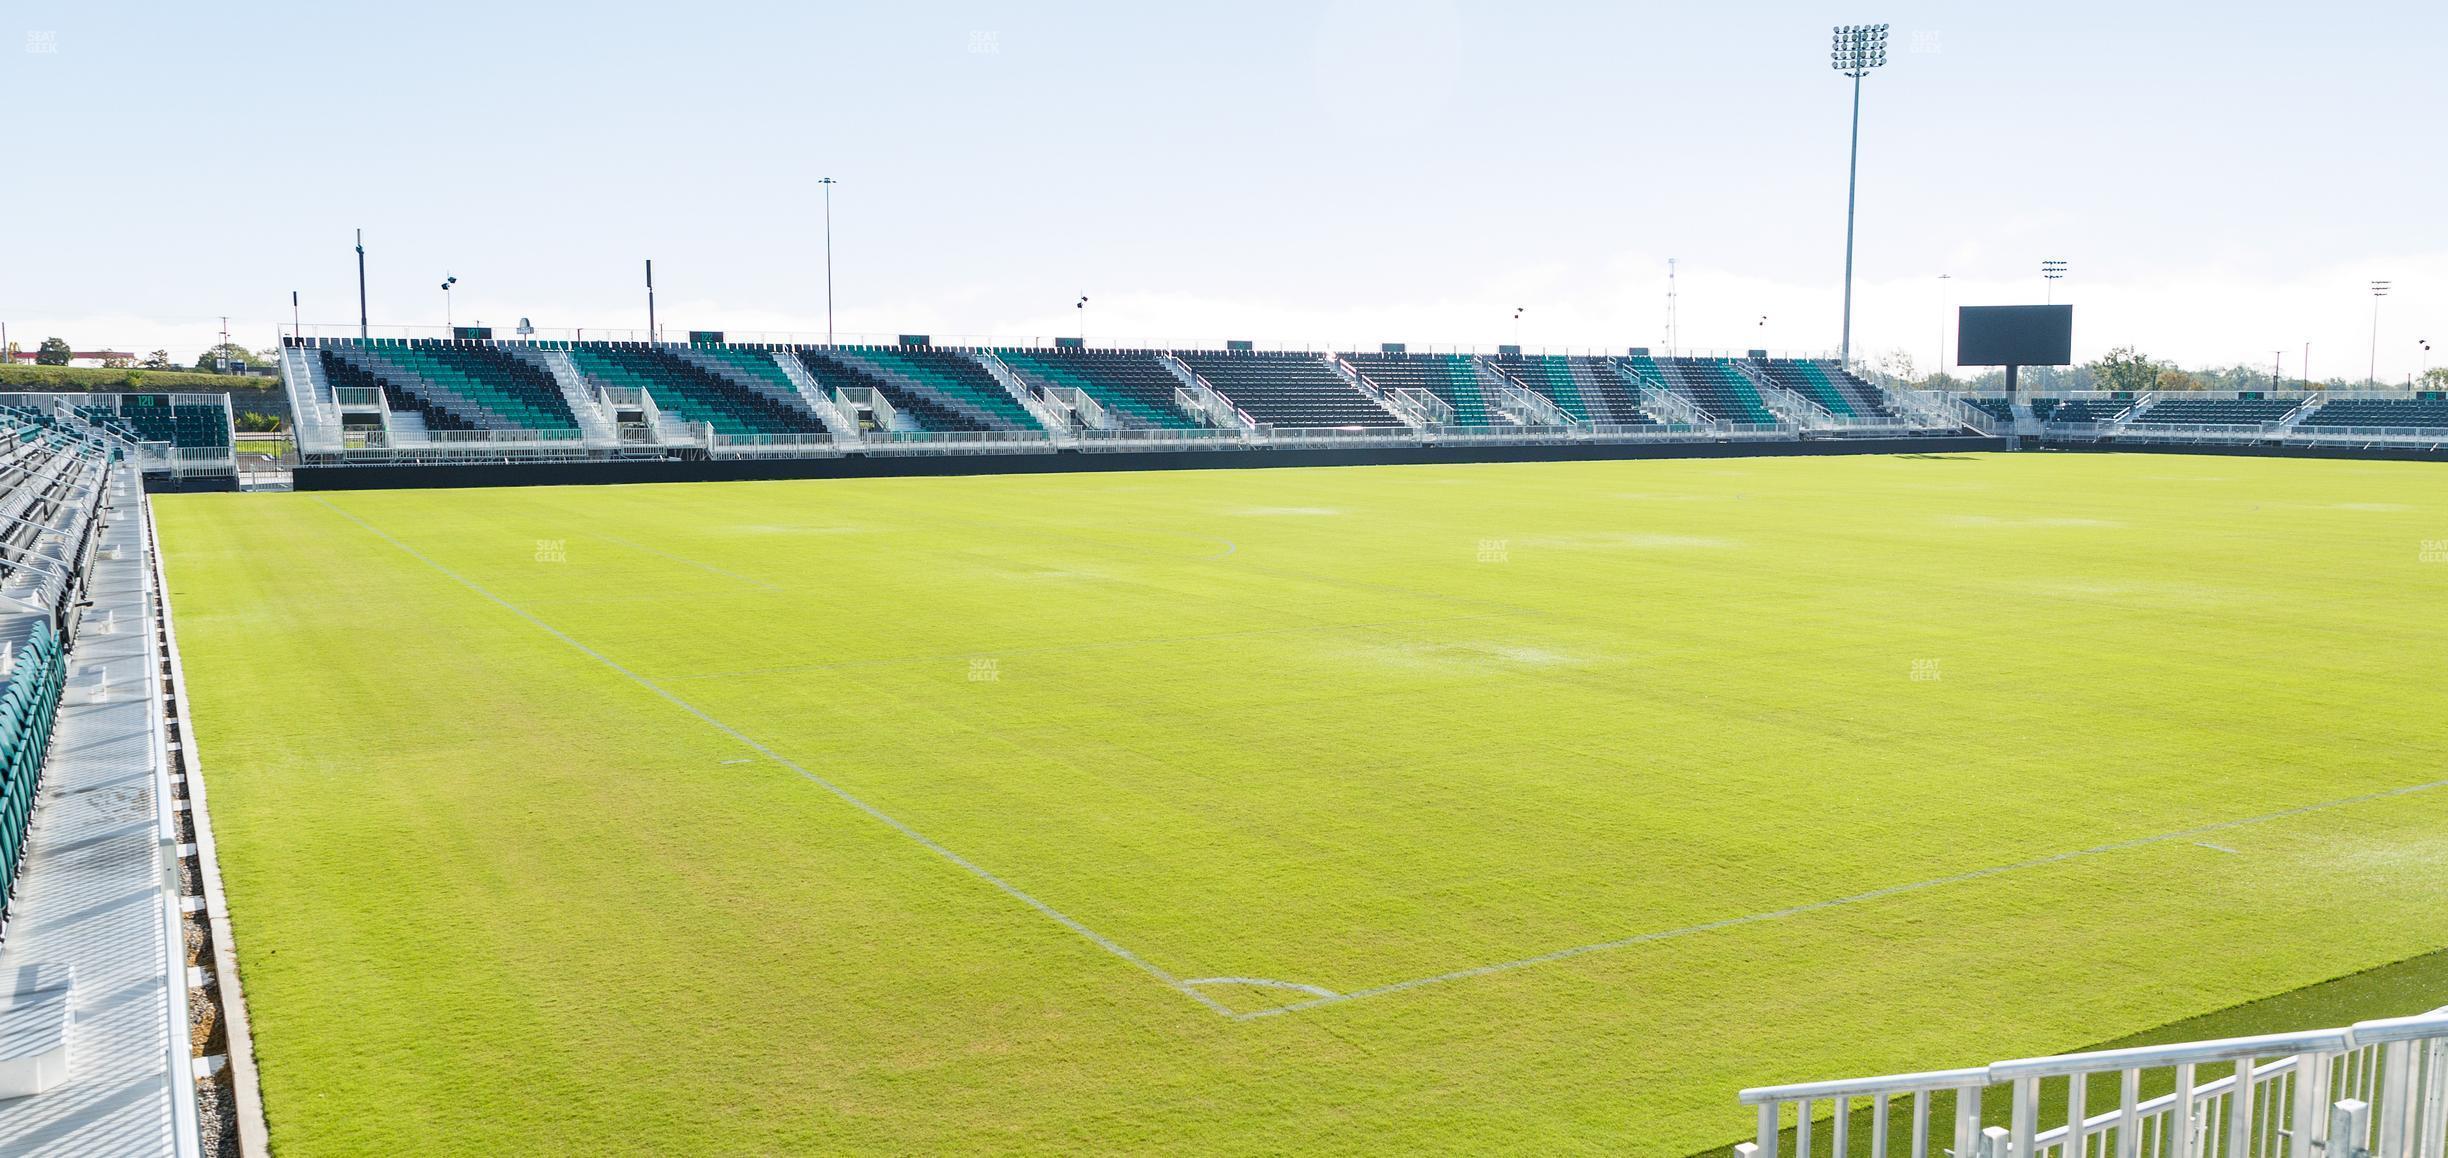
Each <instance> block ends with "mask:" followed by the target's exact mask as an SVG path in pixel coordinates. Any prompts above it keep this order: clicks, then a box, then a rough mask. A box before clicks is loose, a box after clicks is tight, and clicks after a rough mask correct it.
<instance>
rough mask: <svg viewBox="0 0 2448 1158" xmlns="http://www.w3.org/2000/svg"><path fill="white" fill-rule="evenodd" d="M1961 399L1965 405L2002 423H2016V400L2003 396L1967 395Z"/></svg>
mask: <svg viewBox="0 0 2448 1158" xmlns="http://www.w3.org/2000/svg"><path fill="white" fill-rule="evenodd" d="M1960 397H1961V398H1962V399H1963V400H1964V404H1965V405H1967V406H1971V407H1973V408H1975V409H1978V410H1984V411H1987V412H1988V413H1989V415H1990V416H1991V417H1993V418H1996V419H1997V420H1999V421H2001V422H2012V421H2014V400H2013V399H2010V398H2008V397H2006V396H2005V395H2003V394H1965V395H1961V396H1960Z"/></svg>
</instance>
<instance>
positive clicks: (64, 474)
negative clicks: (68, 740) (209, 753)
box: [0, 407, 111, 913]
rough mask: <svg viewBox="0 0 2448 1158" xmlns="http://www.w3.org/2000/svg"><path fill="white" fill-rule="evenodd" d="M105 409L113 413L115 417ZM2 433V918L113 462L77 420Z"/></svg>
mask: <svg viewBox="0 0 2448 1158" xmlns="http://www.w3.org/2000/svg"><path fill="white" fill-rule="evenodd" d="M90 409H100V410H102V411H103V413H106V414H107V413H109V411H108V410H107V408H101V407H92V408H90ZM7 418H8V420H7V421H6V422H4V423H0V430H5V431H6V434H7V436H6V437H5V439H0V655H4V656H5V660H4V661H0V913H4V912H5V911H6V908H7V904H8V901H9V899H10V897H11V896H13V894H14V890H15V887H16V883H17V881H16V877H17V871H18V869H19V867H20V865H21V863H22V862H21V860H20V856H21V854H22V853H23V851H24V849H25V842H26V831H27V827H28V824H29V822H30V821H31V819H32V814H33V810H34V807H35V801H36V797H37V789H38V788H39V783H40V780H41V776H42V765H43V757H44V756H45V754H46V753H47V752H48V751H49V748H50V743H51V733H52V726H53V725H54V724H55V723H56V722H57V721H58V718H59V706H60V698H61V692H62V690H63V683H64V681H65V678H66V675H67V658H66V654H65V647H64V646H63V645H64V643H65V640H64V639H63V636H62V631H63V630H64V629H65V628H66V627H67V626H68V625H71V624H73V623H74V622H75V620H74V618H73V616H74V614H75V609H76V608H77V607H79V606H82V604H78V603H76V601H75V599H76V596H77V594H79V593H80V591H81V590H82V588H81V587H80V586H79V584H78V581H77V579H76V577H75V576H76V571H77V569H78V568H79V567H80V566H81V561H82V560H84V559H85V558H86V557H87V556H88V555H89V554H90V546H91V542H92V538H93V535H94V533H95V531H96V529H97V528H98V527H99V525H100V522H101V513H100V512H101V504H102V500H103V496H104V492H105V491H106V490H107V489H108V488H107V487H106V486H105V481H106V479H107V472H108V470H109V466H108V463H109V461H110V457H111V452H109V451H108V450H106V449H105V446H104V444H103V443H101V442H100V441H99V440H98V439H96V438H94V437H93V436H92V435H90V434H89V433H81V432H79V430H78V424H77V423H76V422H74V421H73V420H62V419H60V418H59V417H58V416H53V415H43V414H40V413H38V412H32V413H29V412H27V408H11V409H10V412H9V414H8V416H7Z"/></svg>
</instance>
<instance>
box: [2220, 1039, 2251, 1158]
mask: <svg viewBox="0 0 2448 1158" xmlns="http://www.w3.org/2000/svg"><path fill="white" fill-rule="evenodd" d="M2255 1093H2256V1091H2255V1090H2254V1089H2253V1059H2251V1058H2248V1057H2246V1058H2237V1059H2236V1064H2235V1093H2234V1094H2232V1095H2230V1096H2229V1097H2228V1099H2227V1158H2252V1141H2253V1136H2252V1128H2253V1096H2254V1094H2255Z"/></svg>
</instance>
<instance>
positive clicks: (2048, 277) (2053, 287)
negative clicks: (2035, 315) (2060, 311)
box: [2040, 257, 2066, 305]
mask: <svg viewBox="0 0 2448 1158" xmlns="http://www.w3.org/2000/svg"><path fill="white" fill-rule="evenodd" d="M2065 273H2066V263H2065V262H2064V261H2061V260H2059V259H2057V258H2054V257H2052V258H2049V259H2048V260H2046V261H2043V262H2041V263H2040V277H2041V280H2043V281H2046V282H2048V297H2047V298H2046V299H2045V300H2046V301H2047V302H2048V303H2049V304H2050V305H2055V304H2057V279H2058V278H2061V277H2064V276H2065Z"/></svg>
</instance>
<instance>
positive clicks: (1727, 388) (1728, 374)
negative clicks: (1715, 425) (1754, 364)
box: [1634, 357, 1777, 423]
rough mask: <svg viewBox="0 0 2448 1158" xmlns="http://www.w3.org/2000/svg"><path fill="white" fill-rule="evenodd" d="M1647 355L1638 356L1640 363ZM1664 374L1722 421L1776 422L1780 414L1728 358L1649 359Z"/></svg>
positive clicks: (1671, 385) (1676, 388)
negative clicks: (1770, 406)
mask: <svg viewBox="0 0 2448 1158" xmlns="http://www.w3.org/2000/svg"><path fill="white" fill-rule="evenodd" d="M1641 360H1643V359H1641V358H1638V357H1636V358H1635V359H1634V362H1635V364H1636V365H1637V364H1638V362H1639V361H1641ZM1648 361H1650V363H1651V364H1652V365H1654V366H1655V367H1656V368H1657V372H1658V373H1660V374H1662V375H1663V376H1664V378H1665V381H1666V387H1667V389H1669V390H1672V391H1674V392H1675V393H1677V394H1680V395H1682V396H1684V397H1685V398H1689V399H1691V401H1692V405H1694V406H1698V407H1699V408H1700V409H1701V410H1703V411H1705V412H1707V413H1708V414H1709V416H1711V417H1713V418H1715V419H1717V420H1718V421H1720V422H1751V423H1773V422H1775V421H1776V420H1777V419H1776V415H1774V414H1771V413H1769V412H1768V407H1767V404H1765V403H1763V402H1761V401H1760V396H1759V390H1758V389H1757V388H1755V387H1753V386H1752V385H1751V380H1750V379H1749V378H1746V377H1744V376H1743V372H1742V371H1741V370H1739V369H1736V368H1735V366H1734V363H1733V362H1732V361H1730V360H1728V359H1725V358H1661V359H1648Z"/></svg>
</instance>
